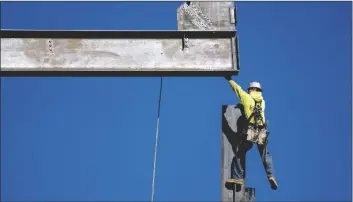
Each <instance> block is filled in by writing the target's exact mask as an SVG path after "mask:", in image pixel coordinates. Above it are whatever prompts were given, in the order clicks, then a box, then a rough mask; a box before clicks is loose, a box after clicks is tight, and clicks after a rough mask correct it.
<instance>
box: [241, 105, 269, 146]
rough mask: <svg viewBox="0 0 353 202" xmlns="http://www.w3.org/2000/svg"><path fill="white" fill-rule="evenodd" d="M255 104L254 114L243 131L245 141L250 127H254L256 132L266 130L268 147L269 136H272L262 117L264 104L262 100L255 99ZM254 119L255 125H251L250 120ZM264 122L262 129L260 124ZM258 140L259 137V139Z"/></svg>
mask: <svg viewBox="0 0 353 202" xmlns="http://www.w3.org/2000/svg"><path fill="white" fill-rule="evenodd" d="M253 100H254V102H255V106H254V109H253V112H252V113H251V114H250V116H249V118H248V119H247V121H246V122H247V123H246V127H245V128H244V129H243V130H242V131H243V135H245V139H247V138H246V137H247V136H248V134H247V132H248V129H249V126H250V125H251V126H252V127H254V129H255V130H259V129H265V131H266V137H265V140H264V144H265V145H267V143H268V136H269V135H270V133H269V132H268V130H267V123H265V121H264V119H263V117H262V115H261V112H262V110H263V109H262V107H261V104H262V100H261V101H256V100H255V99H254V98H253ZM252 118H254V120H255V123H251V122H250V120H251V119H252ZM260 121H261V122H262V127H260V125H259V122H260ZM257 138H258V137H257Z"/></svg>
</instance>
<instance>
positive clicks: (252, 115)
mask: <svg viewBox="0 0 353 202" xmlns="http://www.w3.org/2000/svg"><path fill="white" fill-rule="evenodd" d="M253 100H254V102H255V106H254V110H253V112H252V113H251V114H250V116H249V118H248V120H247V122H248V124H250V120H251V119H252V118H253V117H254V116H255V111H256V110H257V109H255V108H256V104H259V103H260V105H261V103H262V100H261V101H260V102H257V101H256V100H255V99H254V98H253ZM259 116H260V120H261V122H262V124H263V125H264V127H265V128H266V124H265V122H264V119H263V117H262V116H261V114H259ZM257 118H258V117H257V116H256V117H255V127H256V128H257V127H258V125H257V122H258V120H257Z"/></svg>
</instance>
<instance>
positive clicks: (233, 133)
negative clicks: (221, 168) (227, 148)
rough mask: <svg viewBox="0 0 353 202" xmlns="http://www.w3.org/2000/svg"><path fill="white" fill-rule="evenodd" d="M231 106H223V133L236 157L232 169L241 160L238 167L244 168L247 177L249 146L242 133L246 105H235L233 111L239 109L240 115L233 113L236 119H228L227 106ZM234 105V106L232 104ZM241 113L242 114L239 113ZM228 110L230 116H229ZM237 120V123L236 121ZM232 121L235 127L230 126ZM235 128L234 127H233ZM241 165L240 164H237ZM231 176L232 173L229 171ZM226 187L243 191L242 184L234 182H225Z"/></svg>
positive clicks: (244, 124) (244, 123)
mask: <svg viewBox="0 0 353 202" xmlns="http://www.w3.org/2000/svg"><path fill="white" fill-rule="evenodd" d="M228 107H230V106H223V107H222V131H223V134H225V136H226V138H227V140H228V142H229V143H230V145H231V146H232V150H233V154H234V157H233V159H232V164H231V169H230V170H231V171H230V172H232V170H233V168H234V166H235V164H236V162H235V161H241V163H240V165H241V167H240V168H238V169H241V170H243V176H242V177H243V178H244V179H245V155H246V151H247V150H249V146H250V145H247V141H245V137H244V135H243V134H242V130H243V129H245V126H246V118H245V116H244V107H243V105H241V104H238V105H236V106H234V109H233V110H232V112H234V111H235V110H237V111H238V116H235V114H232V119H234V118H237V119H236V120H230V121H227V117H226V114H227V108H228ZM232 107H233V106H232ZM239 113H241V114H239ZM229 115H230V114H229V112H228V116H229ZM235 122H236V123H235ZM230 123H231V124H232V126H233V127H231V126H230ZM232 128H233V129H232ZM237 165H238V166H239V164H237ZM229 174H230V176H231V173H229ZM225 187H226V188H227V189H228V190H235V191H236V192H239V191H241V185H238V184H237V185H236V186H234V184H233V183H227V182H226V183H225Z"/></svg>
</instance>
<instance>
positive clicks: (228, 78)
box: [224, 75, 232, 81]
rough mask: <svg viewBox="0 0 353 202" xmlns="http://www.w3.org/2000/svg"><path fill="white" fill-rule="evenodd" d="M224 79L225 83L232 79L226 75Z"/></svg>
mask: <svg viewBox="0 0 353 202" xmlns="http://www.w3.org/2000/svg"><path fill="white" fill-rule="evenodd" d="M224 78H225V79H226V80H227V81H229V80H231V79H232V77H231V76H230V75H226V76H224Z"/></svg>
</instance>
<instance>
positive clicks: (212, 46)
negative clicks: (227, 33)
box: [1, 38, 234, 71]
mask: <svg viewBox="0 0 353 202" xmlns="http://www.w3.org/2000/svg"><path fill="white" fill-rule="evenodd" d="M9 68H23V69H29V70H30V69H32V68H68V69H93V70H120V71H148V70H153V71H160V70H163V71H167V70H170V71H173V70H174V71H175V70H177V71H190V70H197V71H232V70H234V69H233V64H232V53H231V39H190V40H189V50H187V51H183V50H182V41H181V39H34V38H32V39H26V38H24V39H16V38H15V39H1V69H2V70H3V69H9Z"/></svg>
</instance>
